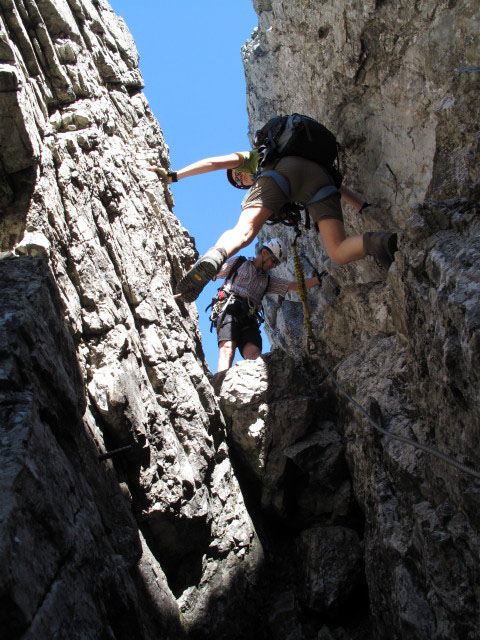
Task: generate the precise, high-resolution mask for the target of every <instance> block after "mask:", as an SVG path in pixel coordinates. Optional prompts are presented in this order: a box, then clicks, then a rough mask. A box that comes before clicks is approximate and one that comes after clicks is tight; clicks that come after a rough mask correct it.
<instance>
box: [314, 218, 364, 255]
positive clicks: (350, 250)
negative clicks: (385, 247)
mask: <svg viewBox="0 0 480 640" xmlns="http://www.w3.org/2000/svg"><path fill="white" fill-rule="evenodd" d="M317 226H318V230H319V231H320V235H321V236H322V242H323V246H324V247H325V251H326V252H327V253H328V256H329V258H331V260H332V261H333V262H335V263H336V264H348V263H349V262H353V261H354V260H360V259H361V258H365V256H366V253H365V250H364V248H363V236H351V237H350V238H347V237H346V236H345V227H344V226H343V222H341V221H340V220H336V219H335V218H327V219H326V220H319V221H318V222H317Z"/></svg>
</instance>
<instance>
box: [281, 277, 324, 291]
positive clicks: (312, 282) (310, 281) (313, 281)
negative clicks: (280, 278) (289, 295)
mask: <svg viewBox="0 0 480 640" xmlns="http://www.w3.org/2000/svg"><path fill="white" fill-rule="evenodd" d="M317 284H320V280H319V279H318V278H317V276H315V277H314V278H307V279H306V280H305V286H306V287H307V289H311V288H312V287H316V286H317ZM288 290H289V291H298V282H296V281H295V282H290V284H289V285H288Z"/></svg>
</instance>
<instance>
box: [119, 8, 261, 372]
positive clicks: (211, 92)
mask: <svg viewBox="0 0 480 640" xmlns="http://www.w3.org/2000/svg"><path fill="white" fill-rule="evenodd" d="M110 4H111V6H112V8H113V10H114V11H115V13H117V14H118V15H120V16H122V18H123V19H124V20H125V22H126V23H127V26H128V28H129V29H130V31H131V33H132V35H133V37H134V39H135V43H136V46H137V49H138V52H139V54H140V70H141V72H142V75H143V79H144V81H145V89H144V93H145V95H146V96H147V98H148V101H149V103H150V106H151V108H152V110H153V112H154V114H155V116H156V117H157V120H158V121H159V123H160V126H161V127H162V130H163V133H164V136H165V140H166V142H167V144H168V146H169V147H170V161H171V166H172V168H173V169H180V168H181V167H183V166H185V165H187V164H190V163H191V162H194V161H195V160H199V159H200V158H204V157H208V156H215V155H222V154H226V153H232V152H234V151H242V150H245V149H249V148H250V144H249V141H248V137H247V132H248V122H247V108H246V94H245V76H244V71H243V64H242V58H241V54H240V47H241V46H242V45H243V44H244V43H245V41H246V40H247V39H248V38H250V36H251V33H252V31H253V29H254V28H255V27H256V26H257V22H258V21H257V15H256V14H255V12H254V10H253V4H252V0H236V1H235V2H228V1H226V0H207V1H206V2H198V0H176V1H175V2H167V1H165V0H137V1H136V2H135V1H132V0H110ZM172 193H173V196H174V198H175V209H174V212H175V215H176V216H177V217H178V218H179V219H180V221H181V223H182V224H183V226H184V227H185V228H186V229H187V230H188V231H189V233H190V234H191V235H192V236H193V237H194V238H195V242H196V246H197V249H198V251H199V252H200V253H203V252H205V251H206V250H207V249H208V248H209V247H211V246H212V245H213V244H214V242H215V240H216V239H217V237H218V236H219V235H220V233H221V232H223V231H224V230H226V229H228V228H231V227H232V226H233V225H234V224H235V222H236V220H237V218H238V215H239V213H240V202H241V199H242V197H243V195H244V193H245V192H242V191H239V190H238V189H234V188H233V187H231V186H230V185H229V184H228V182H227V180H226V177H225V173H224V172H223V171H222V172H215V173H211V174H206V175H203V176H195V177H192V178H187V179H185V180H182V181H181V182H179V183H178V184H174V185H172ZM254 247H255V244H254V243H253V244H252V245H250V247H249V248H248V249H246V250H245V251H244V252H243V253H244V254H245V255H248V256H249V255H253V252H254ZM217 286H218V285H217ZM217 286H216V285H215V284H214V283H210V284H209V285H208V286H207V288H206V289H205V291H204V292H203V293H202V295H201V296H200V297H199V299H198V300H197V307H198V311H199V316H200V318H199V324H200V330H201V332H202V336H203V348H204V350H205V356H206V358H207V362H208V364H209V366H210V369H211V370H212V372H215V371H216V363H217V356H218V348H217V343H216V334H215V332H213V333H210V322H209V321H208V314H207V313H205V312H204V309H205V307H206V306H207V304H209V302H210V300H211V298H212V296H213V295H214V294H215V292H216V290H217ZM268 349H269V346H268V343H267V342H266V339H265V336H264V351H265V350H268Z"/></svg>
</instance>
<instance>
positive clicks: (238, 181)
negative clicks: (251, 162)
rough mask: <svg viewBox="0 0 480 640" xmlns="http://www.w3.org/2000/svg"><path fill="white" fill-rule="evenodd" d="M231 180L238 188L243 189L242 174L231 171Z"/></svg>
mask: <svg viewBox="0 0 480 640" xmlns="http://www.w3.org/2000/svg"><path fill="white" fill-rule="evenodd" d="M232 176H233V179H234V180H235V184H236V185H237V186H238V187H243V186H244V184H243V180H242V173H241V172H240V171H232Z"/></svg>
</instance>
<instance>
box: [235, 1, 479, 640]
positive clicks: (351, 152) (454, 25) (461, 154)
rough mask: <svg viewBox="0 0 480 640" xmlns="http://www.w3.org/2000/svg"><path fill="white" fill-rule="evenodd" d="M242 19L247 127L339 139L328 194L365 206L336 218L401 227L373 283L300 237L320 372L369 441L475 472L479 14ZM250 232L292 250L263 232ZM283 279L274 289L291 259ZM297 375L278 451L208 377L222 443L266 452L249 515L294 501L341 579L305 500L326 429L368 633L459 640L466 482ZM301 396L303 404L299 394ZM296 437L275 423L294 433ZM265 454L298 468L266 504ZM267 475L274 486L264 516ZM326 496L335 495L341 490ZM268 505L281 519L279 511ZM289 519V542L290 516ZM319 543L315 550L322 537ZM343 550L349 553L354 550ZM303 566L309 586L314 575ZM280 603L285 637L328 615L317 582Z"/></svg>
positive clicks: (446, 9) (348, 11) (469, 501)
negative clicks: (299, 120) (225, 432)
mask: <svg viewBox="0 0 480 640" xmlns="http://www.w3.org/2000/svg"><path fill="white" fill-rule="evenodd" d="M254 4H255V7H256V10H257V12H258V14H259V27H258V30H257V31H256V32H255V33H254V35H253V37H252V39H251V41H249V42H248V43H247V44H246V46H245V47H244V50H243V54H244V59H245V68H246V76H247V91H248V109H249V115H250V123H251V131H252V132H254V131H255V130H256V128H258V126H259V125H261V124H262V123H263V122H265V121H266V120H267V119H268V118H269V117H271V116H272V115H276V114H278V113H292V112H298V113H305V114H308V115H310V116H313V117H315V118H317V119H319V120H320V121H321V122H324V123H325V124H326V125H327V126H328V127H329V128H331V129H332V130H333V131H334V132H335V133H336V134H337V136H338V140H339V143H340V150H341V153H340V160H341V169H342V172H343V173H344V176H345V184H347V185H348V186H350V187H352V188H354V189H356V190H358V191H360V192H361V193H363V194H364V195H365V198H366V199H367V200H368V201H369V202H373V203H374V204H375V206H374V207H372V208H371V209H367V210H366V213H365V214H364V215H362V216H359V215H358V214H356V213H355V212H354V211H353V210H352V209H349V208H348V207H345V208H344V213H345V218H346V226H347V230H348V231H349V232H350V233H359V232H363V231H366V230H376V229H392V230H393V229H394V230H397V231H398V232H399V239H400V241H399V247H400V251H399V253H397V256H396V260H395V264H394V265H393V266H392V267H391V269H390V271H389V273H388V274H385V273H383V274H382V272H380V271H379V270H378V269H377V267H376V266H375V265H374V264H373V262H372V263H370V260H371V259H367V260H364V261H361V262H358V263H356V264H354V265H349V266H347V267H338V266H335V265H333V264H332V263H331V262H330V261H329V260H327V259H326V256H325V254H324V252H323V249H322V246H321V242H320V240H319V237H318V234H317V233H316V232H315V231H314V230H310V231H306V232H304V233H303V240H302V242H303V244H302V247H303V253H304V256H305V257H304V262H305V270H306V272H307V273H308V271H309V269H311V266H310V263H311V264H314V265H316V266H317V268H319V269H320V270H321V271H323V272H324V274H325V277H324V278H323V280H322V286H321V289H320V291H317V290H311V292H310V293H309V301H310V306H311V309H312V313H313V318H314V326H315V331H316V335H317V338H318V341H319V344H320V345H321V355H322V357H323V358H324V359H325V360H326V361H327V362H328V363H330V364H331V365H334V366H335V373H336V376H337V379H338V381H339V382H340V383H341V384H342V385H343V387H344V389H345V390H346V391H347V392H349V393H350V394H351V395H352V396H353V397H354V398H355V399H356V400H357V401H358V402H360V403H361V404H363V405H364V406H366V407H367V408H370V409H371V410H372V411H374V412H375V413H376V415H377V416H378V417H379V419H380V420H381V422H382V423H383V426H384V427H385V428H387V429H388V430H390V431H392V432H394V433H398V434H401V435H405V436H410V437H412V438H414V439H416V440H419V441H421V442H424V443H427V444H431V445H433V446H435V447H437V448H438V449H440V450H441V451H443V452H445V453H447V454H450V455H453V456H455V457H456V458H458V459H459V460H460V461H463V462H465V463H467V464H471V465H473V466H474V467H476V468H477V469H479V468H480V459H479V455H478V424H479V413H480V404H479V395H478V388H479V377H478V376H479V374H478V363H479V355H480V351H479V341H478V335H479V334H478V330H479V318H480V306H479V299H480V287H479V280H478V273H479V267H480V236H479V224H478V195H479V184H480V183H479V177H480V175H479V169H478V152H477V150H478V115H477V114H476V110H477V108H476V101H477V100H476V96H477V95H478V88H479V81H480V74H479V72H480V67H478V27H479V22H480V14H479V11H478V5H477V4H476V3H473V2H470V1H468V0H467V1H464V2H432V3H429V2H423V3H421V4H418V3H415V2H410V1H408V0H403V1H402V2H398V3H394V4H392V3H387V2H373V1H372V2H363V3H355V2H354V3H344V2H337V1H329V0H325V1H322V2H310V1H309V0H298V1H294V2H284V1H283V0H271V1H270V0H266V1H263V0H262V1H260V0H258V1H256V2H255V3H254ZM262 233H263V234H264V236H265V235H270V236H271V235H283V236H284V237H285V238H286V239H289V240H290V241H291V240H292V237H293V236H292V233H291V232H290V231H288V230H287V229H285V228H282V227H281V226H279V225H277V226H275V227H271V228H264V230H263V232H262ZM286 271H288V273H289V277H291V276H292V274H293V269H292V265H291V263H290V264H289V265H287V267H286V270H285V272H286ZM291 298H292V299H291V300H286V301H282V300H275V299H273V300H270V301H269V302H268V303H267V313H266V315H267V321H268V328H267V332H268V333H269V336H270V339H271V342H272V344H273V345H275V346H277V347H279V348H281V349H283V350H286V351H287V352H288V353H289V355H290V356H294V357H295V359H296V360H297V361H298V363H299V364H298V366H301V365H300V363H301V362H302V356H304V355H305V350H304V346H305V339H304V338H305V332H304V331H303V328H302V313H301V305H300V303H299V302H298V300H296V299H295V298H294V296H291ZM303 363H305V360H303ZM306 363H307V365H309V371H310V376H309V379H310V381H311V380H312V379H316V380H317V383H319V384H318V387H317V389H316V393H315V394H314V397H315V396H316V397H317V401H318V402H319V403H320V405H319V406H320V411H321V413H319V412H318V409H317V411H316V412H315V410H314V415H315V417H312V415H311V411H312V409H311V407H310V409H309V410H308V411H307V412H306V415H307V416H308V419H309V420H313V422H311V423H310V424H309V425H307V424H306V422H305V421H304V422H303V429H304V431H303V433H298V434H297V435H295V436H294V437H293V441H294V442H292V439H289V440H288V442H283V443H282V442H281V441H279V440H278V438H279V437H280V436H279V435H278V429H280V433H284V431H282V429H281V424H282V423H280V425H279V424H277V423H275V428H276V429H277V431H275V430H274V431H273V432H272V426H271V414H272V412H275V410H276V407H277V404H276V403H275V401H273V400H272V401H271V400H270V399H269V398H268V397H262V398H259V399H258V400H257V405H256V406H257V408H258V409H259V411H260V417H258V415H255V419H254V414H253V412H252V403H251V401H250V399H248V401H247V405H248V408H249V412H250V414H249V415H250V416H251V418H250V419H249V417H248V416H245V415H243V417H242V411H241V402H240V401H239V400H238V398H236V399H235V401H233V399H232V394H233V397H234V398H235V393H234V391H232V386H233V388H234V387H235V380H234V378H233V376H234V375H235V374H234V372H232V373H231V374H229V376H228V377H227V379H226V381H225V387H224V388H225V390H224V392H223V393H222V396H223V398H222V402H223V404H224V405H225V412H226V415H229V416H230V417H229V428H230V429H231V431H232V437H233V438H234V442H235V447H239V448H240V451H243V452H245V451H247V452H248V451H251V449H252V442H250V444H249V443H248V442H247V443H245V442H241V441H239V440H238V435H237V438H236V434H238V433H240V432H242V433H247V434H249V433H254V434H255V438H256V442H258V443H259V445H262V443H265V442H266V443H267V447H266V453H265V456H264V459H261V460H260V461H256V463H255V466H256V467H257V468H258V467H259V466H260V469H261V475H262V477H263V484H264V487H263V493H262V496H263V498H264V500H266V501H267V503H269V504H270V505H271V506H273V507H274V509H275V510H276V511H277V514H278V515H279V517H281V518H284V519H285V518H286V516H287V514H288V515H289V516H290V518H291V517H292V514H297V516H298V514H300V515H301V516H302V517H304V514H305V505H308V509H309V510H308V514H309V521H307V522H310V524H311V523H312V520H313V521H315V522H316V523H317V524H322V525H324V524H325V513H326V512H328V513H329V514H331V515H329V522H328V524H330V525H331V528H332V533H331V537H330V538H329V539H330V540H334V539H335V537H337V544H336V549H337V561H336V563H335V562H334V563H333V564H332V563H330V564H329V565H328V569H327V574H329V573H330V574H331V573H332V572H333V574H335V571H336V570H335V566H338V567H340V568H341V567H344V566H347V567H348V566H349V565H348V563H347V564H346V565H345V562H344V559H343V558H342V553H341V550H342V548H343V546H344V545H345V543H344V542H342V541H341V539H339V538H338V534H337V533H335V532H334V531H335V526H337V525H338V524H339V522H338V517H339V513H338V511H335V509H334V508H333V507H332V501H331V500H330V502H329V501H328V499H327V497H326V496H324V497H323V498H321V497H320V495H321V493H320V492H321V491H322V487H323V488H325V484H326V483H325V478H322V479H321V481H320V482H319V475H318V474H319V473H321V472H320V471H319V469H321V468H322V466H324V465H325V462H326V460H330V459H331V455H332V454H329V455H327V454H326V453H325V452H326V444H327V443H329V447H332V446H333V445H334V443H335V441H336V439H335V435H334V434H339V435H340V436H341V442H342V443H343V446H344V447H345V456H346V460H347V463H348V469H349V473H350V475H351V480H352V489H353V494H354V500H355V501H356V502H357V504H358V506H359V507H360V510H361V513H362V515H363V517H364V523H359V521H358V519H356V517H355V512H354V511H353V512H350V514H348V513H347V511H346V510H345V509H344V510H343V512H342V516H343V518H344V519H343V521H342V523H341V524H342V525H343V526H345V525H346V526H347V527H349V528H350V529H351V530H354V531H356V533H358V534H359V535H360V538H361V539H362V545H363V553H364V561H365V578H366V585H367V587H366V590H367V591H368V598H369V605H368V607H367V609H368V610H369V611H370V615H371V618H370V623H369V624H371V629H370V631H369V632H368V634H369V635H367V636H366V637H375V638H382V639H383V638H387V637H388V638H398V639H400V638H402V639H404V638H409V639H410V638H415V639H420V638H421V639H425V640H426V639H427V638H449V639H451V638H458V639H460V638H462V639H463V638H471V639H472V640H473V638H475V637H476V636H477V635H478V629H477V627H478V618H479V613H480V603H479V599H478V594H477V589H476V584H477V579H478V568H479V555H478V525H479V522H478V500H479V488H480V487H479V484H478V480H476V479H475V478H473V477H471V476H468V475H465V474H462V473H460V472H458V471H457V470H455V469H454V468H453V467H451V466H448V465H446V464H445V463H444V462H441V461H439V460H438V459H437V458H434V457H431V456H430V455H426V454H423V453H420V452H419V451H416V450H415V449H413V448H411V447H408V446H406V445H403V444H400V443H398V442H395V441H393V440H391V439H389V438H386V437H378V434H376V433H375V432H374V433H372V429H371V427H370V426H369V425H368V424H367V423H366V421H365V420H362V419H359V417H358V415H357V416H356V417H355V413H354V412H353V409H352V407H351V406H350V405H349V404H348V403H346V402H345V400H344V399H342V398H338V396H337V402H336V403H335V402H334V401H333V399H332V401H331V402H330V403H328V402H327V404H326V405H325V398H326V396H327V395H328V394H329V393H332V391H333V387H332V385H331V383H330V382H329V381H328V380H325V381H324V382H322V380H323V378H324V373H323V370H322V368H321V367H318V366H317V365H315V363H314V362H310V363H308V359H307V361H306ZM288 366H292V365H288ZM284 367H285V365H284V364H282V363H279V362H277V363H276V364H275V366H274V367H270V366H268V361H267V371H268V377H269V380H270V382H271V383H274V382H275V375H274V374H272V373H271V371H272V369H274V370H275V371H278V370H281V369H282V368H284ZM300 371H301V368H300ZM312 372H313V373H312ZM244 375H245V374H244ZM255 375H258V372H255ZM297 375H299V374H297ZM315 376H316V377H315ZM250 384H251V383H250ZM277 395H278V392H277ZM305 395H306V396H308V397H309V400H308V402H309V403H310V404H311V403H312V391H311V387H310V385H309V384H305ZM306 406H307V405H306ZM233 408H234V411H233ZM379 408H380V412H379V411H378V409H379ZM292 413H293V414H295V413H299V414H300V412H295V411H293V412H292ZM292 413H290V412H289V413H288V415H291V416H292ZM322 413H323V415H322ZM322 419H323V421H322ZM325 420H327V423H325ZM295 424H296V421H295V420H294V419H293V416H292V422H291V426H292V428H293V429H294V430H295V429H296V427H295V426H294V425H295ZM332 428H333V434H332ZM275 433H277V436H275V435H274V434H275ZM290 435H291V434H290ZM298 436H301V437H300V440H299V441H298V442H296V443H295V441H296V440H298ZM235 438H236V439H235ZM272 438H273V443H275V442H276V443H277V444H276V446H275V444H273V446H272ZM320 443H321V444H320ZM249 447H250V448H249ZM278 447H280V450H281V451H282V452H283V454H284V458H283V461H285V457H286V458H288V459H290V460H291V461H293V462H294V466H295V472H293V471H292V469H288V466H287V467H285V469H284V472H283V473H282V474H281V476H280V477H281V483H282V491H281V494H279V492H278V471H279V470H278V460H279V458H278V453H279V452H278ZM322 452H323V453H322ZM249 456H250V458H251V456H252V454H251V453H249ZM312 461H314V462H316V465H315V464H313V462H312ZM247 464H248V463H247ZM249 464H250V465H252V464H254V463H253V462H252V461H250V463H249ZM327 468H328V465H327ZM334 477H335V476H334ZM336 477H337V478H338V476H336ZM320 478H321V475H320ZM330 479H331V477H330ZM272 480H275V481H276V483H277V484H276V486H277V490H276V493H275V494H274V497H273V502H272V496H271V489H270V484H271V482H272ZM327 486H328V488H329V489H332V488H335V490H336V491H338V487H339V485H335V484H332V482H327ZM294 487H296V494H297V495H296V496H295V495H294V494H293V491H294ZM315 488H316V489H317V493H316V494H315V493H314V489H315ZM269 490H270V491H269ZM323 490H324V489H323ZM306 495H307V496H308V498H306ZM313 495H316V497H317V498H318V500H317V502H316V503H315V501H314V500H313V499H312V496H313ZM285 496H289V500H290V503H289V505H290V506H289V509H288V510H287V511H286V512H285V511H283V512H282V509H281V507H282V506H285V503H284V502H282V500H284V498H285ZM292 496H293V497H292ZM328 505H330V506H329V507H328ZM279 507H280V508H279ZM345 515H346V516H347V517H346V518H345ZM295 522H296V524H297V526H299V527H300V528H301V523H302V520H301V519H300V520H299V519H298V517H297V519H296V521H295ZM297 535H300V538H301V540H302V541H303V542H304V546H303V547H300V548H302V550H303V552H304V557H303V561H304V562H305V558H306V557H310V558H311V559H313V558H317V561H318V555H316V553H315V552H316V551H318V548H319V546H318V536H317V539H316V538H315V536H314V535H310V536H306V535H305V530H303V533H301V534H298V532H297ZM320 539H324V540H325V534H324V533H323V532H322V533H321V534H320ZM307 540H308V542H307ZM349 546H351V548H352V549H354V548H355V542H352V543H349ZM297 548H298V547H297ZM297 560H298V559H297ZM298 561H299V562H300V560H298ZM312 562H313V564H314V565H315V562H314V561H313V560H312ZM351 562H353V560H352V559H351ZM317 566H321V563H320V562H319V563H318V565H317ZM309 570H310V571H313V573H315V571H314V570H313V569H312V566H310V567H309ZM323 579H325V578H323ZM308 585H309V586H308ZM295 594H296V598H297V599H298V600H299V602H298V603H297V605H295V604H292V606H291V610H290V619H291V620H292V625H294V626H295V628H296V631H295V633H297V635H295V636H292V637H299V638H301V637H304V636H305V637H316V636H314V635H312V636H310V635H308V633H307V632H306V627H305V626H303V627H302V623H301V619H302V618H301V615H302V614H301V613H300V612H301V611H303V612H304V611H305V609H306V610H309V611H310V612H311V613H313V612H316V613H318V612H319V611H320V612H321V611H323V612H324V613H325V611H326V610H327V611H328V606H327V603H328V595H327V594H326V593H325V591H324V587H323V585H322V578H320V577H319V575H318V574H317V575H316V582H315V578H311V577H310V581H308V576H307V582H304V583H303V585H302V586H301V587H300V588H298V586H297V588H296V590H295ZM350 612H351V605H350V608H349V606H345V605H344V606H343V608H342V607H340V609H338V608H337V610H336V612H335V615H334V616H333V619H332V620H331V622H332V623H333V627H335V626H336V625H340V626H345V625H347V626H348V627H349V629H348V632H349V634H350V635H351V636H352V637H357V636H356V635H355V634H356V633H358V632H359V630H360V627H357V628H356V631H355V630H353V629H352V628H351V624H350V621H349V618H350ZM323 619H324V620H327V621H328V617H327V618H325V617H324V618H323ZM293 621H295V622H293ZM322 633H323V632H322ZM324 633H325V635H319V636H318V637H322V638H324V637H343V636H339V635H336V634H338V633H340V632H339V631H338V629H337V631H336V632H335V631H333V630H330V631H329V632H328V633H330V634H331V635H328V633H327V631H324ZM302 634H303V635H302Z"/></svg>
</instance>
